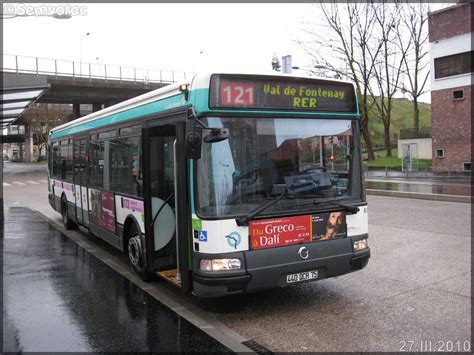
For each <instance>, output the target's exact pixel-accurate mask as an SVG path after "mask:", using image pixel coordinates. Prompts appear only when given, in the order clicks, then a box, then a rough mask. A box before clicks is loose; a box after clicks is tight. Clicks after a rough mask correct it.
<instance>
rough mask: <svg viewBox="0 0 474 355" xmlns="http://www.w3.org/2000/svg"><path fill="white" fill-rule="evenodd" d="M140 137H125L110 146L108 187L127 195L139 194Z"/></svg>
mask: <svg viewBox="0 0 474 355" xmlns="http://www.w3.org/2000/svg"><path fill="white" fill-rule="evenodd" d="M140 145H141V137H139V136H135V137H125V138H120V139H117V140H114V141H112V144H111V146H110V157H111V160H112V163H111V172H110V176H111V184H110V189H111V190H113V191H116V192H122V193H124V194H128V195H134V196H141V182H140Z"/></svg>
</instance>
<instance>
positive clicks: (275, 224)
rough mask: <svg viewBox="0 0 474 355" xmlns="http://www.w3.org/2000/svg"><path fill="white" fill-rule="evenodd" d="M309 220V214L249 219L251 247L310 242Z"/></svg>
mask: <svg viewBox="0 0 474 355" xmlns="http://www.w3.org/2000/svg"><path fill="white" fill-rule="evenodd" d="M311 221H312V220H311V216H297V217H284V218H276V219H268V220H261V221H251V222H250V225H249V228H250V238H251V246H252V249H264V248H272V247H278V246H285V245H291V244H298V243H306V242H310V241H311V240H312V236H311Z"/></svg>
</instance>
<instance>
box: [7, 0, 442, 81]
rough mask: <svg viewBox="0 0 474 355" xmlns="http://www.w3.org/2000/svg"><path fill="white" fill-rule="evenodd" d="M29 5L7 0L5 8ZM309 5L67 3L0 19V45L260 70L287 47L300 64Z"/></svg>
mask: <svg viewBox="0 0 474 355" xmlns="http://www.w3.org/2000/svg"><path fill="white" fill-rule="evenodd" d="M49 5H50V6H53V7H61V6H62V7H64V6H65V5H60V4H49ZM19 6H22V7H19ZM37 6H40V4H22V5H18V4H16V5H12V4H9V7H8V8H7V10H8V11H16V12H17V13H18V12H21V11H27V9H26V7H37ZM315 6H317V5H314V4H271V3H269V4H69V9H71V8H74V10H73V11H75V13H77V15H76V16H73V17H72V18H71V19H68V20H58V19H54V18H48V17H35V16H30V17H16V18H13V19H6V20H4V21H3V26H4V37H3V38H4V44H3V46H4V53H6V54H17V55H25V56H38V57H46V58H57V59H67V60H74V61H79V58H80V56H81V42H82V61H83V62H91V63H105V64H116V65H121V66H131V67H141V68H150V69H168V70H177V71H193V72H195V71H219V70H223V71H224V70H232V71H234V70H237V71H246V72H247V71H267V70H270V69H271V59H272V55H273V54H274V53H275V54H277V56H278V57H279V58H280V59H281V56H283V55H287V54H291V55H292V56H293V65H298V66H300V67H305V66H309V65H310V63H309V58H308V57H307V56H306V55H305V54H304V52H303V51H302V49H301V48H300V47H299V46H298V45H297V44H296V43H295V41H296V40H297V39H298V38H302V33H301V28H302V27H303V26H304V25H303V22H308V21H312V22H314V21H315V20H316V21H317V19H315V18H314V14H315V11H314V7H315ZM440 6H446V5H439V4H438V5H437V7H440ZM5 9H6V8H5V5H4V13H5V12H7V11H5ZM12 9H13V10H12ZM63 10H64V9H58V12H59V13H60V11H63ZM29 11H33V10H31V9H30V10H29ZM310 14H313V15H312V16H311V18H308V17H309V16H310ZM316 16H317V12H316ZM87 32H89V33H90V35H89V36H85V34H86V33H87ZM97 58H98V59H97ZM300 73H301V72H300Z"/></svg>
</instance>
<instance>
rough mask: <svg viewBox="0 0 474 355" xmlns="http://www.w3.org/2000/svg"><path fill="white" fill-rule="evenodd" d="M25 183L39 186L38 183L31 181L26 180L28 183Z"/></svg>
mask: <svg viewBox="0 0 474 355" xmlns="http://www.w3.org/2000/svg"><path fill="white" fill-rule="evenodd" d="M25 182H27V183H28V184H33V185H39V184H40V183H39V182H36V181H32V180H28V181H25Z"/></svg>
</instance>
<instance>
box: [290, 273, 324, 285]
mask: <svg viewBox="0 0 474 355" xmlns="http://www.w3.org/2000/svg"><path fill="white" fill-rule="evenodd" d="M317 278H318V270H313V271H305V272H299V273H297V274H290V275H286V283H288V284H291V283H293V282H301V281H307V280H314V279H317Z"/></svg>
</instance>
